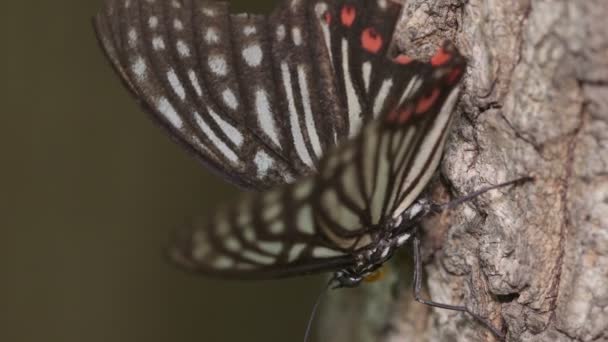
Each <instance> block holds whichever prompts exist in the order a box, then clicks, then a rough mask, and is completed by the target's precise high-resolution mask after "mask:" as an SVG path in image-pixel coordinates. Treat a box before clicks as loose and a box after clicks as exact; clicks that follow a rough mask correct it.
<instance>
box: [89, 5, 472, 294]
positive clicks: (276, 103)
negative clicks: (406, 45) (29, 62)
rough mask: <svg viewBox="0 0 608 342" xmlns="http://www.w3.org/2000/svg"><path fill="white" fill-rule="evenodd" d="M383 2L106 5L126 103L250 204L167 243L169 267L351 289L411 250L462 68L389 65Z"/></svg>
mask: <svg viewBox="0 0 608 342" xmlns="http://www.w3.org/2000/svg"><path fill="white" fill-rule="evenodd" d="M399 10H400V7H399V5H397V4H395V3H393V2H391V1H383V0H368V1H345V0H331V1H312V0H306V1H304V0H302V1H298V0H290V1H285V2H283V3H282V4H281V5H279V6H278V7H277V9H276V10H275V11H274V12H273V13H272V14H270V15H269V16H264V15H233V14H230V13H229V10H228V6H227V5H226V4H225V3H222V2H210V1H197V0H181V1H177V0H172V1H168V0H167V1H162V0H106V7H105V9H104V11H103V12H102V13H100V15H98V17H97V18H96V28H97V32H98V36H99V39H100V41H101V44H102V46H103V48H104V50H105V51H106V54H107V56H108V57H109V59H110V61H111V62H112V64H113V66H114V68H115V69H116V70H117V72H118V74H119V75H120V76H121V78H122V79H123V81H124V82H125V83H126V85H127V87H128V88H129V89H130V90H131V91H132V92H133V93H134V95H135V96H136V98H137V99H139V100H140V101H141V102H142V103H143V104H144V107H145V108H147V109H148V110H149V111H150V112H151V113H152V115H153V117H154V118H155V119H156V120H157V121H159V122H160V123H161V124H162V125H163V126H164V127H165V128H167V129H168V130H169V132H170V133H171V135H172V136H173V137H174V138H175V139H176V140H178V141H180V142H181V143H182V144H184V145H185V146H186V147H187V148H188V149H190V150H191V151H193V152H194V153H195V154H196V155H197V156H198V157H199V158H200V159H202V160H203V162H204V163H205V164H206V165H207V166H209V167H210V168H211V169H213V170H215V171H216V172H218V173H219V174H220V175H222V176H223V177H224V178H226V179H228V180H230V181H232V182H234V183H236V184H238V185H241V186H243V187H245V188H250V189H254V190H262V191H260V192H256V193H249V194H246V195H244V196H243V198H241V199H240V200H239V201H237V202H236V203H234V204H233V205H230V206H227V207H225V208H223V209H219V210H218V211H217V212H216V213H215V215H213V216H212V217H210V218H206V219H204V220H203V221H201V222H200V223H197V224H195V225H194V226H193V227H191V228H190V229H188V230H183V231H181V232H180V233H179V234H178V238H177V239H176V243H175V245H174V247H173V248H172V249H171V256H172V258H173V260H174V261H176V262H177V263H178V264H179V265H181V266H182V267H185V268H187V269H189V270H192V271H197V272H201V273H206V274H212V275H219V276H225V277H233V278H269V277H284V276H292V275H299V274H306V273H316V272H324V271H331V272H335V278H336V279H337V280H338V282H339V284H340V286H354V285H356V284H358V283H359V282H360V281H361V279H362V278H363V277H365V276H366V275H368V274H369V273H371V272H373V271H374V270H375V269H377V268H378V267H379V266H380V265H381V264H382V263H384V262H385V261H386V260H388V258H390V257H391V255H392V254H393V253H394V251H395V249H396V248H398V247H399V246H401V245H403V244H404V243H405V242H406V241H407V240H408V238H409V237H410V236H411V233H412V229H413V226H414V225H415V224H416V223H417V222H418V219H419V216H418V214H417V213H420V212H422V211H421V209H420V205H418V204H415V203H416V202H415V201H416V199H417V198H418V197H419V195H420V193H421V192H422V191H423V189H424V187H425V186H426V184H427V183H428V182H429V180H430V178H431V177H432V175H433V173H434V171H435V170H436V169H437V166H438V164H439V161H440V158H441V155H442V151H443V146H444V145H445V141H446V138H447V136H448V132H449V129H450V126H451V123H452V121H453V119H454V113H453V108H454V105H455V103H456V101H457V99H458V91H459V88H458V83H459V81H460V78H461V77H462V75H463V73H464V69H465V66H466V61H465V59H464V58H463V57H462V56H461V55H460V53H459V52H458V51H457V50H456V48H455V47H454V46H453V45H452V44H450V43H446V44H444V45H443V46H442V47H441V49H440V50H439V52H438V53H437V54H436V55H435V56H434V57H433V58H432V59H431V61H430V62H421V61H415V60H412V59H411V58H409V57H407V56H406V55H399V56H397V57H394V58H389V57H387V54H388V53H389V50H390V49H389V47H390V39H391V36H392V34H393V32H394V28H395V23H396V21H397V18H398V16H399Z"/></svg>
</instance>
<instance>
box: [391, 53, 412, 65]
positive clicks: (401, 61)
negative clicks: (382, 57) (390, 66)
mask: <svg viewBox="0 0 608 342" xmlns="http://www.w3.org/2000/svg"><path fill="white" fill-rule="evenodd" d="M393 61H394V62H395V63H399V64H408V63H410V62H411V61H413V59H412V58H411V57H410V56H407V55H399V56H397V57H395V58H394V59H393Z"/></svg>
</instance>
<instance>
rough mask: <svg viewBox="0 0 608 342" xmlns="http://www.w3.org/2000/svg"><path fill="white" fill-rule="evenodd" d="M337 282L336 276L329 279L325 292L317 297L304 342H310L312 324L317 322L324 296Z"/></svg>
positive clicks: (324, 288)
mask: <svg viewBox="0 0 608 342" xmlns="http://www.w3.org/2000/svg"><path fill="white" fill-rule="evenodd" d="M335 280H336V277H335V276H333V277H331V279H329V281H328V282H327V284H326V285H325V286H323V290H321V293H319V295H318V296H317V300H315V305H313V307H312V312H311V313H310V318H309V319H308V324H306V332H305V333H304V342H308V339H309V338H310V331H311V330H312V323H313V322H314V320H315V316H316V314H317V311H319V304H321V300H322V299H323V296H324V295H325V294H326V293H327V291H328V290H329V288H330V287H331V284H333V282H334V281H335Z"/></svg>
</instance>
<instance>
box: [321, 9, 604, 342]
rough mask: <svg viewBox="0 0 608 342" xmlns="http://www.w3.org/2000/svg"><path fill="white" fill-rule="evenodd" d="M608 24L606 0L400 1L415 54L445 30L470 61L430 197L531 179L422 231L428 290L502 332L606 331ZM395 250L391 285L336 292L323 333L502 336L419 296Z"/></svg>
mask: <svg viewBox="0 0 608 342" xmlns="http://www.w3.org/2000/svg"><path fill="white" fill-rule="evenodd" d="M607 21H608V1H606V0H587V1H572V0H552V1H550V0H519V1H518V0H469V1H466V0H432V1H431V0H406V3H405V10H404V12H403V17H402V20H401V22H400V24H399V25H398V29H397V32H396V35H395V37H396V38H395V40H396V41H395V44H396V45H397V46H398V47H399V48H401V49H402V50H404V51H405V52H406V53H407V54H409V55H410V56H412V57H419V58H428V56H430V55H432V54H433V52H434V51H435V50H436V48H437V46H438V45H440V44H441V42H442V41H443V40H445V39H450V40H452V41H454V42H455V43H456V45H457V46H458V47H459V49H460V50H461V52H462V53H463V54H464V55H465V56H467V57H468V58H469V66H468V70H467V74H466V76H465V79H464V80H463V95H462V98H461V100H460V104H459V107H458V109H457V110H458V111H459V112H460V114H459V115H460V117H459V119H458V120H457V121H456V123H455V126H454V128H453V130H452V134H451V138H450V140H449V142H448V146H447V148H446V152H445V154H444V159H443V162H442V165H441V167H440V176H439V177H437V180H436V181H435V182H434V184H433V185H431V191H430V192H431V193H432V194H433V197H434V198H435V199H436V200H439V201H441V200H449V199H450V198H456V197H459V196H462V195H464V194H467V193H470V192H472V191H473V190H475V189H479V188H481V187H483V186H486V185H489V184H496V183H499V182H503V181H506V180H510V179H515V178H517V177H520V176H524V175H531V176H534V177H535V178H536V180H535V181H534V183H528V184H525V185H523V186H520V187H515V188H504V189H500V190H497V191H491V192H489V193H487V194H484V195H482V196H480V197H478V198H476V199H475V200H473V201H470V202H467V203H466V204H464V205H462V206H460V207H459V208H457V209H455V210H452V211H450V212H449V213H443V214H441V215H438V216H436V217H434V218H432V219H431V220H429V221H428V222H426V224H425V227H424V236H423V237H422V239H423V245H422V249H423V254H424V256H425V258H424V259H425V267H424V269H425V276H424V278H423V281H424V284H425V286H426V289H427V298H432V300H434V301H438V302H442V303H448V304H460V305H466V306H467V307H469V308H470V309H472V310H473V311H474V312H477V313H479V314H480V315H481V316H484V317H487V318H489V319H490V320H491V321H492V322H493V323H494V325H495V326H497V327H501V328H503V329H504V330H505V331H506V332H507V340H508V341H608V22H607ZM410 249H411V248H410ZM408 252H409V251H408ZM394 259H397V260H396V261H394V262H392V269H393V270H396V271H397V272H391V275H390V276H389V277H388V278H387V279H384V280H383V281H380V282H377V283H373V284H363V285H362V286H360V287H359V288H357V289H352V290H341V291H332V292H331V293H330V295H329V296H328V299H327V301H326V305H325V309H324V310H323V312H322V315H321V319H320V321H321V323H320V331H321V339H320V340H321V341H332V342H339V341H349V342H352V341H354V342H357V341H361V342H363V341H400V342H404V341H493V340H494V337H493V336H492V334H491V333H490V332H489V331H488V330H487V329H485V328H484V327H483V326H482V325H480V324H479V323H477V322H476V321H475V320H474V319H472V318H471V317H469V316H468V315H466V314H462V313H458V312H453V311H448V310H441V309H429V308H428V307H425V306H423V305H422V304H418V303H416V302H414V300H413V295H412V291H411V289H410V288H408V286H409V285H410V284H409V281H407V280H408V279H409V278H411V270H412V268H411V266H408V263H407V262H403V260H401V258H399V257H398V258H394ZM395 265H397V266H395Z"/></svg>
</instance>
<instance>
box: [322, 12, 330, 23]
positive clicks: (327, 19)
mask: <svg viewBox="0 0 608 342" xmlns="http://www.w3.org/2000/svg"><path fill="white" fill-rule="evenodd" d="M323 18H325V22H326V23H327V25H331V13H329V11H327V12H325V14H324V15H323Z"/></svg>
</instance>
